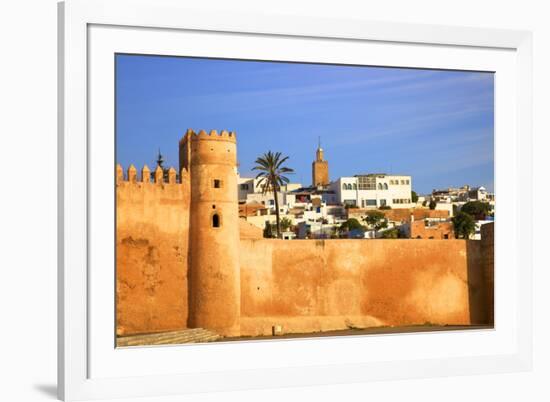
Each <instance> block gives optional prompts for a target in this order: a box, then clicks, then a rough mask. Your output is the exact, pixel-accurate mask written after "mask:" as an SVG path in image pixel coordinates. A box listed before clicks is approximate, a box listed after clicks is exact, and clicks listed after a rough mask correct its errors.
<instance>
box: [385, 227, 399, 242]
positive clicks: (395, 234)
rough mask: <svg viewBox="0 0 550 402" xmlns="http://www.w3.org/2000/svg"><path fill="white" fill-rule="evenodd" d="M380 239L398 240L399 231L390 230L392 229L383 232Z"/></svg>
mask: <svg viewBox="0 0 550 402" xmlns="http://www.w3.org/2000/svg"><path fill="white" fill-rule="evenodd" d="M382 238H383V239H397V238H399V229H397V228H392V229H388V230H384V231H383V232H382Z"/></svg>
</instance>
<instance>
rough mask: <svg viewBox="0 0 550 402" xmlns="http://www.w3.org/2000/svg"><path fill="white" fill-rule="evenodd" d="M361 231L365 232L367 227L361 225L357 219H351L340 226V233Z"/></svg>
mask: <svg viewBox="0 0 550 402" xmlns="http://www.w3.org/2000/svg"><path fill="white" fill-rule="evenodd" d="M355 229H361V230H365V227H364V226H363V225H361V223H359V221H358V220H357V219H355V218H349V219H348V220H347V221H345V222H344V223H342V224H341V225H340V228H339V231H340V232H349V231H350V230H355Z"/></svg>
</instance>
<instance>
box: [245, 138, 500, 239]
mask: <svg viewBox="0 0 550 402" xmlns="http://www.w3.org/2000/svg"><path fill="white" fill-rule="evenodd" d="M262 190H263V189H262V187H261V184H260V182H259V179H255V178H248V177H238V198H239V216H240V217H241V218H244V219H246V220H247V221H248V222H249V223H251V224H253V225H255V226H257V227H259V228H265V226H266V224H274V223H275V219H276V218H275V199H274V196H273V193H272V192H268V193H264V192H263V191H262ZM278 198H279V199H278V203H279V214H280V216H281V219H283V218H284V219H286V220H287V221H286V222H290V227H287V228H285V232H284V233H283V238H286V239H292V238H296V237H297V238H330V237H335V236H336V235H337V234H338V231H339V228H340V227H341V225H342V224H343V223H344V222H346V221H347V220H348V219H350V218H354V219H358V221H359V222H360V223H363V222H364V219H365V217H366V214H367V213H368V211H369V210H378V209H381V210H384V212H385V216H386V220H387V224H388V225H387V227H386V228H385V230H389V229H394V228H396V229H398V230H399V233H400V236H403V237H408V238H439V239H449V238H454V235H453V232H452V223H451V222H450V218H451V217H452V216H453V215H454V214H456V212H458V211H459V210H460V208H461V206H462V205H464V204H465V203H466V202H468V201H471V200H480V201H483V202H489V203H491V204H492V205H494V194H492V193H489V192H487V191H486V189H485V188H484V187H475V188H473V187H470V186H463V187H460V188H449V189H445V190H434V191H433V192H432V194H431V195H428V196H421V197H419V199H418V201H417V202H413V199H412V177H411V176H410V175H393V174H385V173H368V174H356V175H354V176H346V177H339V178H337V179H335V180H333V181H330V176H329V165H328V161H327V160H326V159H325V157H324V151H323V149H322V148H321V144H320V143H319V146H318V147H317V150H316V153H315V160H314V161H313V162H312V185H311V186H303V185H302V183H288V184H287V185H286V186H283V187H282V188H281V189H280V192H279V193H278ZM432 200H433V202H434V203H435V207H433V208H432V209H430V207H429V203H430V201H432ZM419 209H420V210H424V211H425V213H422V214H420V215H419V214H416V213H415V214H416V215H417V218H416V220H415V218H414V215H415V214H413V213H412V212H414V211H416V210H419ZM395 210H401V211H404V212H405V214H403V213H399V214H396V213H395V212H397V211H395ZM390 211H393V212H392V213H390ZM407 211H408V212H407ZM476 228H477V232H479V229H480V225H479V224H478V226H477V227H476ZM382 235H383V231H374V230H366V231H365V237H367V238H370V237H379V236H382ZM474 238H475V235H474Z"/></svg>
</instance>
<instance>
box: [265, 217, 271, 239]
mask: <svg viewBox="0 0 550 402" xmlns="http://www.w3.org/2000/svg"><path fill="white" fill-rule="evenodd" d="M264 237H265V238H267V239H271V238H272V237H273V227H272V225H271V223H269V222H267V221H266V222H265V227H264Z"/></svg>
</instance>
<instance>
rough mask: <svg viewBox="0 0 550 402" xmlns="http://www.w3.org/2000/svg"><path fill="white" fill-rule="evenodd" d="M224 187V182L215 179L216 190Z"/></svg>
mask: <svg viewBox="0 0 550 402" xmlns="http://www.w3.org/2000/svg"><path fill="white" fill-rule="evenodd" d="M221 186H222V181H221V180H220V179H214V188H220V187H221Z"/></svg>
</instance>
